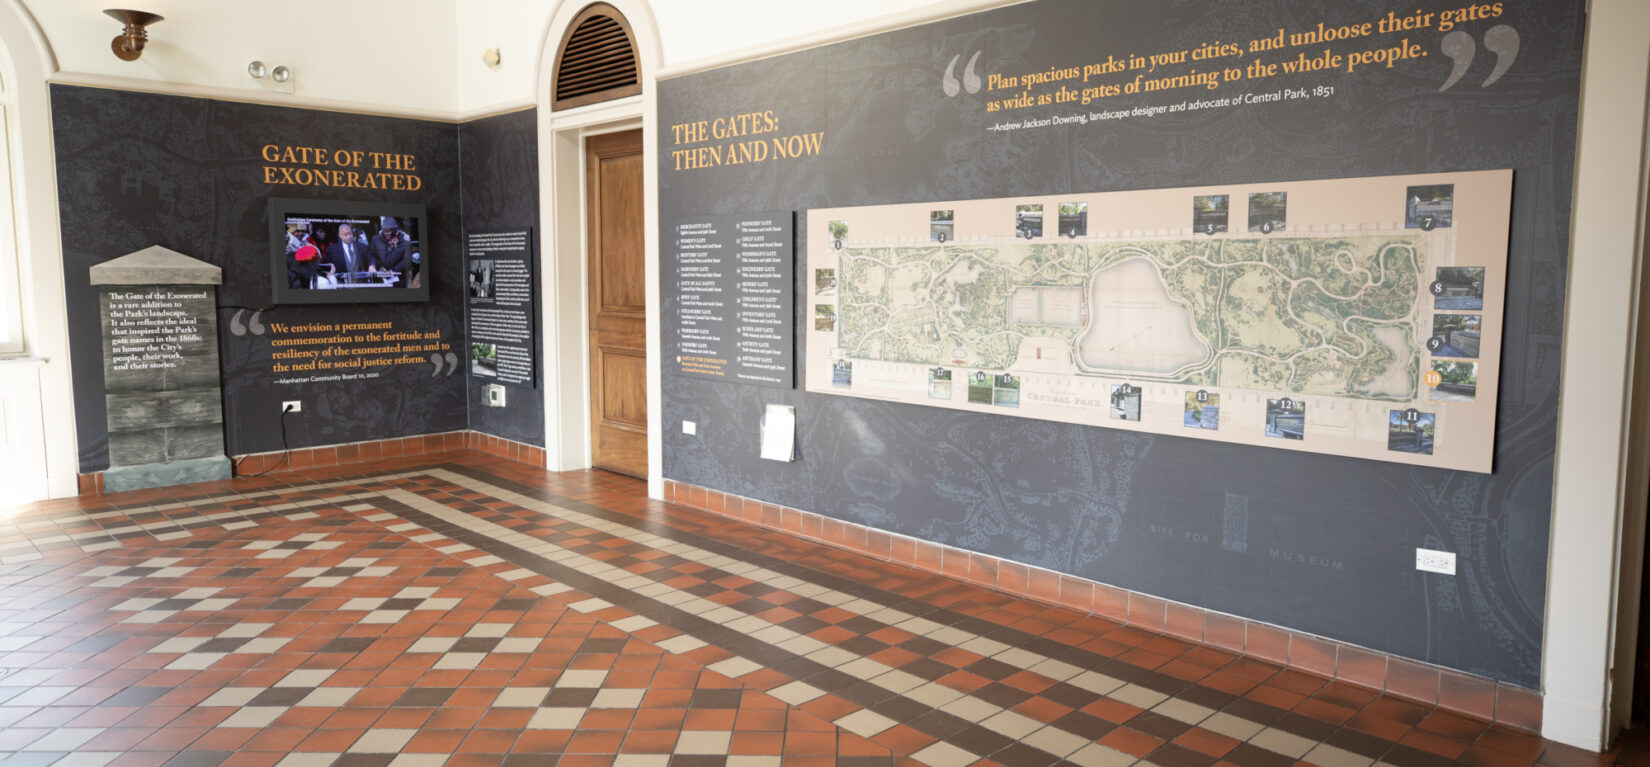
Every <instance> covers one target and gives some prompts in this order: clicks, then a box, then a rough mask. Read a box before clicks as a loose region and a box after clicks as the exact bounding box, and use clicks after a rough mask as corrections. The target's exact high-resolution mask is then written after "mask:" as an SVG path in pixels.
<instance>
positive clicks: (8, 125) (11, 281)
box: [0, 52, 28, 358]
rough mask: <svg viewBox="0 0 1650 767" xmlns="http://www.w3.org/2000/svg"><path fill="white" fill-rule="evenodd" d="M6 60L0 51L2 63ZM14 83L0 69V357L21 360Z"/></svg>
mask: <svg viewBox="0 0 1650 767" xmlns="http://www.w3.org/2000/svg"><path fill="white" fill-rule="evenodd" d="M3 61H4V57H3V52H0V62H3ZM13 82H15V80H14V79H13V78H12V77H11V73H10V72H8V71H5V70H4V69H0V358H6V357H21V356H24V355H25V354H26V353H27V352H28V344H27V343H26V335H27V334H26V332H25V330H26V329H25V328H24V326H23V269H22V266H23V264H22V259H21V258H20V251H21V249H22V240H21V238H20V235H21V233H22V224H23V222H22V219H21V215H20V214H21V211H20V210H19V209H18V206H17V200H18V199H19V197H20V196H21V194H20V193H21V191H22V190H21V186H20V184H21V181H22V179H21V178H20V177H19V176H18V175H17V173H16V168H17V163H16V162H15V161H14V160H15V158H16V157H17V140H18V138H17V131H16V128H15V127H13V125H12V123H13V120H12V119H11V118H12V115H14V114H16V112H17V109H16V106H17V97H16V92H15V91H14V90H13V89H12V88H10V87H9V86H10V85H11V83H13Z"/></svg>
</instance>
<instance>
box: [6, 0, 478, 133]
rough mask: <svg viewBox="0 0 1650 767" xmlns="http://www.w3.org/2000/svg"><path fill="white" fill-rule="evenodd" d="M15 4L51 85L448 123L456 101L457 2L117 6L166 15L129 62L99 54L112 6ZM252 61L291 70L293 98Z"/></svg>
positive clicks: (166, 0)
mask: <svg viewBox="0 0 1650 767" xmlns="http://www.w3.org/2000/svg"><path fill="white" fill-rule="evenodd" d="M21 2H22V4H23V5H24V6H25V7H26V8H27V9H28V10H29V11H30V12H31V13H33V14H34V17H35V20H36V21H37V22H39V24H40V27H41V28H42V30H44V32H45V35H46V39H47V40H48V41H49V42H50V44H51V47H52V50H53V52H54V53H55V54H56V55H57V62H58V67H59V75H58V76H57V77H56V78H54V79H58V80H62V81H67V82H86V83H94V84H110V85H131V86H132V87H149V88H154V89H158V90H164V91H168V92H184V93H195V94H198V95H211V96H216V97H220V98H239V99H246V100H254V101H268V102H271V103H287V102H290V103H300V104H305V105H314V106H323V105H324V106H332V107H335V108H340V109H349V110H351V111H364V112H374V111H385V112H388V113H391V114H409V113H417V114H424V115H426V116H433V114H431V113H434V114H441V115H447V116H450V115H451V113H452V112H453V110H454V104H455V103H456V102H457V93H458V86H457V76H456V75H457V73H456V72H455V71H454V69H453V66H452V61H453V47H454V44H455V42H456V36H455V34H454V32H453V20H454V18H455V13H456V11H455V2H456V0H347V2H342V1H340V0H283V1H282V2H278V3H261V2H247V1H246V0H131V2H129V3H125V4H119V5H123V7H130V8H135V9H138V10H145V11H151V12H154V13H158V14H160V15H162V16H164V17H166V18H165V20H164V21H161V22H158V23H156V24H155V25H154V26H152V27H150V28H149V45H148V47H147V48H146V49H145V50H144V52H143V56H142V58H140V59H138V60H137V61H131V62H126V61H121V60H119V59H117V58H115V56H114V54H113V53H112V52H110V50H109V42H110V40H112V39H113V38H114V36H115V35H117V34H120V31H121V29H122V27H121V24H120V22H118V21H115V20H114V19H112V18H109V17H108V16H105V15H103V10H102V9H103V8H105V7H109V6H111V5H116V4H111V3H103V2H99V3H92V2H87V1H86V0H21ZM469 4H475V5H479V3H469ZM467 5H468V4H467ZM254 59H258V60H261V61H264V62H265V63H267V64H269V65H270V66H271V67H273V66H274V65H277V64H285V65H287V66H288V67H290V68H292V70H293V72H294V73H295V77H294V80H293V82H294V83H295V92H294V94H293V95H290V96H289V95H287V94H284V93H279V92H276V91H273V90H271V88H270V86H269V85H268V84H267V81H266V82H265V83H263V84H260V83H259V81H256V80H253V79H252V78H251V77H249V76H248V75H247V73H246V65H247V64H248V63H249V62H251V61H252V60H254ZM111 80H116V81H135V82H130V83H128V82H110V81H111Z"/></svg>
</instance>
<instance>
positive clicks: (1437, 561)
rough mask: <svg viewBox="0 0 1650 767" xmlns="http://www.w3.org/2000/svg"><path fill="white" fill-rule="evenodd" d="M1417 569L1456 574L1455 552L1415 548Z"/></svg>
mask: <svg viewBox="0 0 1650 767" xmlns="http://www.w3.org/2000/svg"><path fill="white" fill-rule="evenodd" d="M1415 569H1417V570H1425V571H1426V572H1429V573H1442V574H1444V575H1454V574H1455V552H1453V551H1433V550H1432V549H1416V550H1415Z"/></svg>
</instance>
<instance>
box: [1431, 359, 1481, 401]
mask: <svg viewBox="0 0 1650 767" xmlns="http://www.w3.org/2000/svg"><path fill="white" fill-rule="evenodd" d="M1427 379H1428V380H1427V383H1428V384H1430V386H1431V389H1432V391H1431V399H1432V401H1433V402H1472V401H1473V400H1475V399H1477V397H1478V363H1476V362H1456V361H1454V360H1433V361H1432V371H1431V372H1430V373H1429V374H1428V376H1427Z"/></svg>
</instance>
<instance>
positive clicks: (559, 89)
mask: <svg viewBox="0 0 1650 767" xmlns="http://www.w3.org/2000/svg"><path fill="white" fill-rule="evenodd" d="M641 92H642V80H641V66H640V65H639V64H638V63H637V61H636V38H635V36H634V35H633V34H631V31H630V22H628V21H625V18H624V15H623V14H621V13H619V11H618V9H617V8H614V7H613V6H611V5H608V4H607V3H593V4H591V5H590V6H589V7H587V8H585V9H584V10H582V11H579V15H578V16H577V17H576V18H574V19H573V23H572V24H569V25H568V26H567V34H566V35H565V36H564V37H563V38H562V41H561V52H560V53H559V54H557V56H556V85H555V93H554V96H555V100H554V102H553V103H552V105H551V109H571V108H573V107H579V106H584V105H585V104H594V103H596V102H598V101H611V100H613V99H622V98H624V97H626V96H634V95H636V94H638V93H641Z"/></svg>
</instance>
